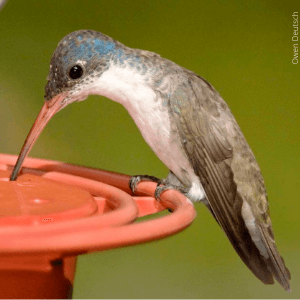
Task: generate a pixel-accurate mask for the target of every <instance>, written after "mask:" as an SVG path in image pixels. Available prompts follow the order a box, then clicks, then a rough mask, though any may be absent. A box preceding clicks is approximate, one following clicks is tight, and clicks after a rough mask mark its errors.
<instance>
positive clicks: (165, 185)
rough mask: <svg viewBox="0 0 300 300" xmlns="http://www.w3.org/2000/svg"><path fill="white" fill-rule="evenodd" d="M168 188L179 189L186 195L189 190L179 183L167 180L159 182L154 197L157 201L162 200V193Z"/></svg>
mask: <svg viewBox="0 0 300 300" xmlns="http://www.w3.org/2000/svg"><path fill="white" fill-rule="evenodd" d="M167 190H175V191H178V192H180V193H182V194H183V195H185V194H186V193H187V192H188V190H187V189H186V188H184V187H182V186H177V185H173V184H171V183H168V182H165V183H163V184H158V185H157V187H156V190H155V193H154V197H155V199H156V200H157V201H160V195H161V194H162V193H163V192H164V191H167Z"/></svg>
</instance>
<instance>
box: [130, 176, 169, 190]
mask: <svg viewBox="0 0 300 300" xmlns="http://www.w3.org/2000/svg"><path fill="white" fill-rule="evenodd" d="M141 181H152V182H156V183H157V185H160V184H163V182H164V179H159V178H157V177H154V176H149V175H135V176H132V177H131V178H130V180H129V188H130V189H131V191H132V193H133V194H135V192H136V188H137V185H138V184H139V183H140V182H141Z"/></svg>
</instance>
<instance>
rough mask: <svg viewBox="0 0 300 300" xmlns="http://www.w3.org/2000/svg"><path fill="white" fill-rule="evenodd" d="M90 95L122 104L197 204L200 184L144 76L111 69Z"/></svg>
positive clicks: (131, 71) (115, 68) (162, 108)
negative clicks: (96, 95) (189, 189)
mask: <svg viewBox="0 0 300 300" xmlns="http://www.w3.org/2000/svg"><path fill="white" fill-rule="evenodd" d="M90 93H94V94H100V95H103V96H105V97H107V98H110V99H112V100H114V101H116V102H119V103H120V104H122V105H123V106H124V107H125V108H126V109H127V111H128V112H129V114H130V115H131V117H132V118H133V120H134V122H135V123H136V125H137V126H138V128H139V130H140V131H141V134H142V135H143V137H144V139H145V140H146V142H147V143H148V144H149V146H150V147H151V148H152V150H153V151H154V152H155V154H156V155H157V156H158V157H159V159H160V160H161V161H162V162H163V163H164V164H165V165H166V166H167V167H168V168H169V169H170V170H172V172H173V173H174V174H175V175H176V176H177V177H178V178H179V179H180V180H181V181H182V182H183V183H184V184H185V185H187V186H191V188H192V189H191V191H190V193H191V196H193V197H191V198H193V200H194V199H196V198H198V200H199V199H200V198H202V197H203V192H201V190H202V188H201V184H200V182H199V179H198V177H197V176H196V175H195V174H194V171H193V169H192V167H191V166H190V163H189V161H188V159H187V157H186V155H185V153H184V150H183V149H182V147H181V144H180V143H179V142H178V141H179V137H178V135H177V132H174V130H171V129H172V128H171V126H172V123H171V122H170V115H169V113H168V109H167V107H165V106H163V105H162V102H161V99H160V98H159V94H156V93H155V91H154V90H153V89H152V88H151V87H150V86H149V85H148V83H147V81H146V80H145V76H142V75H140V74H138V73H136V72H134V71H133V70H131V69H129V68H127V69H126V68H119V67H117V66H111V67H110V69H109V70H108V71H106V72H105V73H103V74H102V76H101V77H100V78H99V79H98V80H97V81H96V82H94V86H93V88H92V91H90ZM174 125H175V124H174ZM182 170H185V171H184V172H183V171H182ZM192 183H193V184H192ZM190 193H189V194H190ZM196 194H197V195H196ZM200 194H201V195H200Z"/></svg>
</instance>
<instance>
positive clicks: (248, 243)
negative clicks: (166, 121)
mask: <svg viewBox="0 0 300 300" xmlns="http://www.w3.org/2000/svg"><path fill="white" fill-rule="evenodd" d="M181 81H182V83H181V84H180V85H178V86H177V87H176V89H175V90H174V92H173V94H172V95H171V97H170V107H171V112H172V114H173V116H174V119H175V121H176V124H177V128H178V132H179V134H180V136H181V138H182V140H185V141H186V142H185V143H183V148H184V149H185V151H186V154H187V156H188V158H189V160H190V162H191V164H192V166H193V168H194V171H195V173H196V175H198V176H199V178H200V180H201V183H202V185H203V187H204V190H205V193H206V195H207V200H208V203H209V204H208V205H209V209H210V210H211V211H212V213H213V216H214V217H215V219H216V220H217V222H218V223H219V224H220V226H221V227H222V228H223V230H224V232H225V233H226V235H227V236H228V238H229V240H230V242H231V243H232V245H233V247H234V249H235V250H236V251H237V253H238V254H239V256H240V257H241V258H242V260H243V261H244V263H245V264H246V265H247V266H248V267H249V269H250V270H251V271H252V272H253V273H254V275H255V276H257V277H258V278H259V279H260V280H261V281H263V282H264V283H266V284H272V283H274V281H273V276H274V277H275V279H276V280H277V281H278V282H279V283H280V284H281V285H282V286H283V287H284V288H285V289H286V290H290V286H289V279H290V273H289V271H288V269H287V268H286V267H285V265H284V262H283V260H282V258H281V256H280V255H279V253H278V250H277V248H276V246H275V243H274V240H273V232H272V227H271V223H270V218H269V215H268V211H267V210H266V207H267V199H266V193H265V188H264V182H263V178H262V176H261V173H260V171H259V168H258V165H257V163H256V161H255V159H254V156H253V153H252V152H251V150H250V147H249V146H248V144H247V142H246V141H245V138H244V137H243V135H242V133H241V132H240V129H239V127H238V125H237V124H236V121H235V120H234V118H233V116H232V115H231V112H230V110H229V108H228V107H227V105H226V103H225V102H224V101H223V99H222V98H221V97H220V96H219V94H218V93H217V92H216V91H215V90H214V88H213V87H212V86H211V85H210V84H209V83H207V82H206V81H205V80H203V79H202V78H201V77H199V76H197V75H195V74H193V73H190V72H188V71H187V74H186V77H185V78H184V80H181ZM187 99H188V101H187ZM243 168H244V169H243ZM235 170H237V171H235ZM253 195H256V196H257V197H253ZM244 203H246V204H245V206H244V207H243V204H244ZM262 204H266V205H262ZM260 205H261V206H262V207H261V209H262V211H261V212H259V206H260ZM253 207H254V209H253ZM256 208H257V209H256ZM244 218H246V219H247V218H248V219H247V220H248V223H247V221H245V220H244ZM252 218H253V220H252ZM252 221H253V222H254V223H253V222H252ZM251 222H252V223H251ZM252 224H254V226H252ZM266 225H267V226H266ZM251 226H252V227H251ZM250 229H251V230H250Z"/></svg>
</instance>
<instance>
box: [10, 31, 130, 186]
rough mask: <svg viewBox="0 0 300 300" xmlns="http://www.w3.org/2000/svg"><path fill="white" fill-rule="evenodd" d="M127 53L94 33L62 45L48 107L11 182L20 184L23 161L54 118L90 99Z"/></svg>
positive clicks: (57, 53)
mask: <svg viewBox="0 0 300 300" xmlns="http://www.w3.org/2000/svg"><path fill="white" fill-rule="evenodd" d="M124 49H125V46H124V45H122V44H121V43H119V42H118V41H115V40H114V39H112V38H110V37H108V36H106V35H104V34H102V33H100V32H97V31H93V30H80V31H75V32H72V33H70V34H68V35H67V36H65V37H64V38H63V39H62V40H61V41H60V43H59V44H58V46H57V48H56V49H55V51H54V53H53V56H52V58H51V63H50V71H49V75H48V77H47V80H48V83H47V84H46V87H45V103H44V105H43V107H42V109H41V111H40V113H39V115H38V116H37V118H36V120H35V122H34V124H33V126H32V128H31V130H30V132H29V134H28V136H27V139H26V140H25V143H24V145H23V148H22V150H21V152H20V155H19V157H18V161H17V163H16V165H15V167H14V170H13V173H12V175H11V180H16V177H17V175H18V173H19V171H20V169H21V165H22V163H23V160H24V159H25V157H26V156H27V154H28V153H29V151H30V149H31V148H32V146H33V144H34V142H35V141H36V139H37V138H38V136H39V135H40V133H41V131H42V130H43V128H44V127H45V126H46V124H47V123H48V122H49V120H50V119H51V118H52V116H53V115H54V114H56V113H57V112H58V111H60V110H61V109H63V108H64V107H66V106H67V105H68V104H70V103H72V102H75V101H82V100H84V99H86V98H87V96H88V95H89V94H91V93H92V89H93V84H94V82H95V81H96V80H97V79H99V78H100V77H101V75H102V74H103V73H104V72H105V71H106V70H107V69H108V68H109V67H110V64H111V63H112V62H115V63H122V60H123V58H124Z"/></svg>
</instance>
